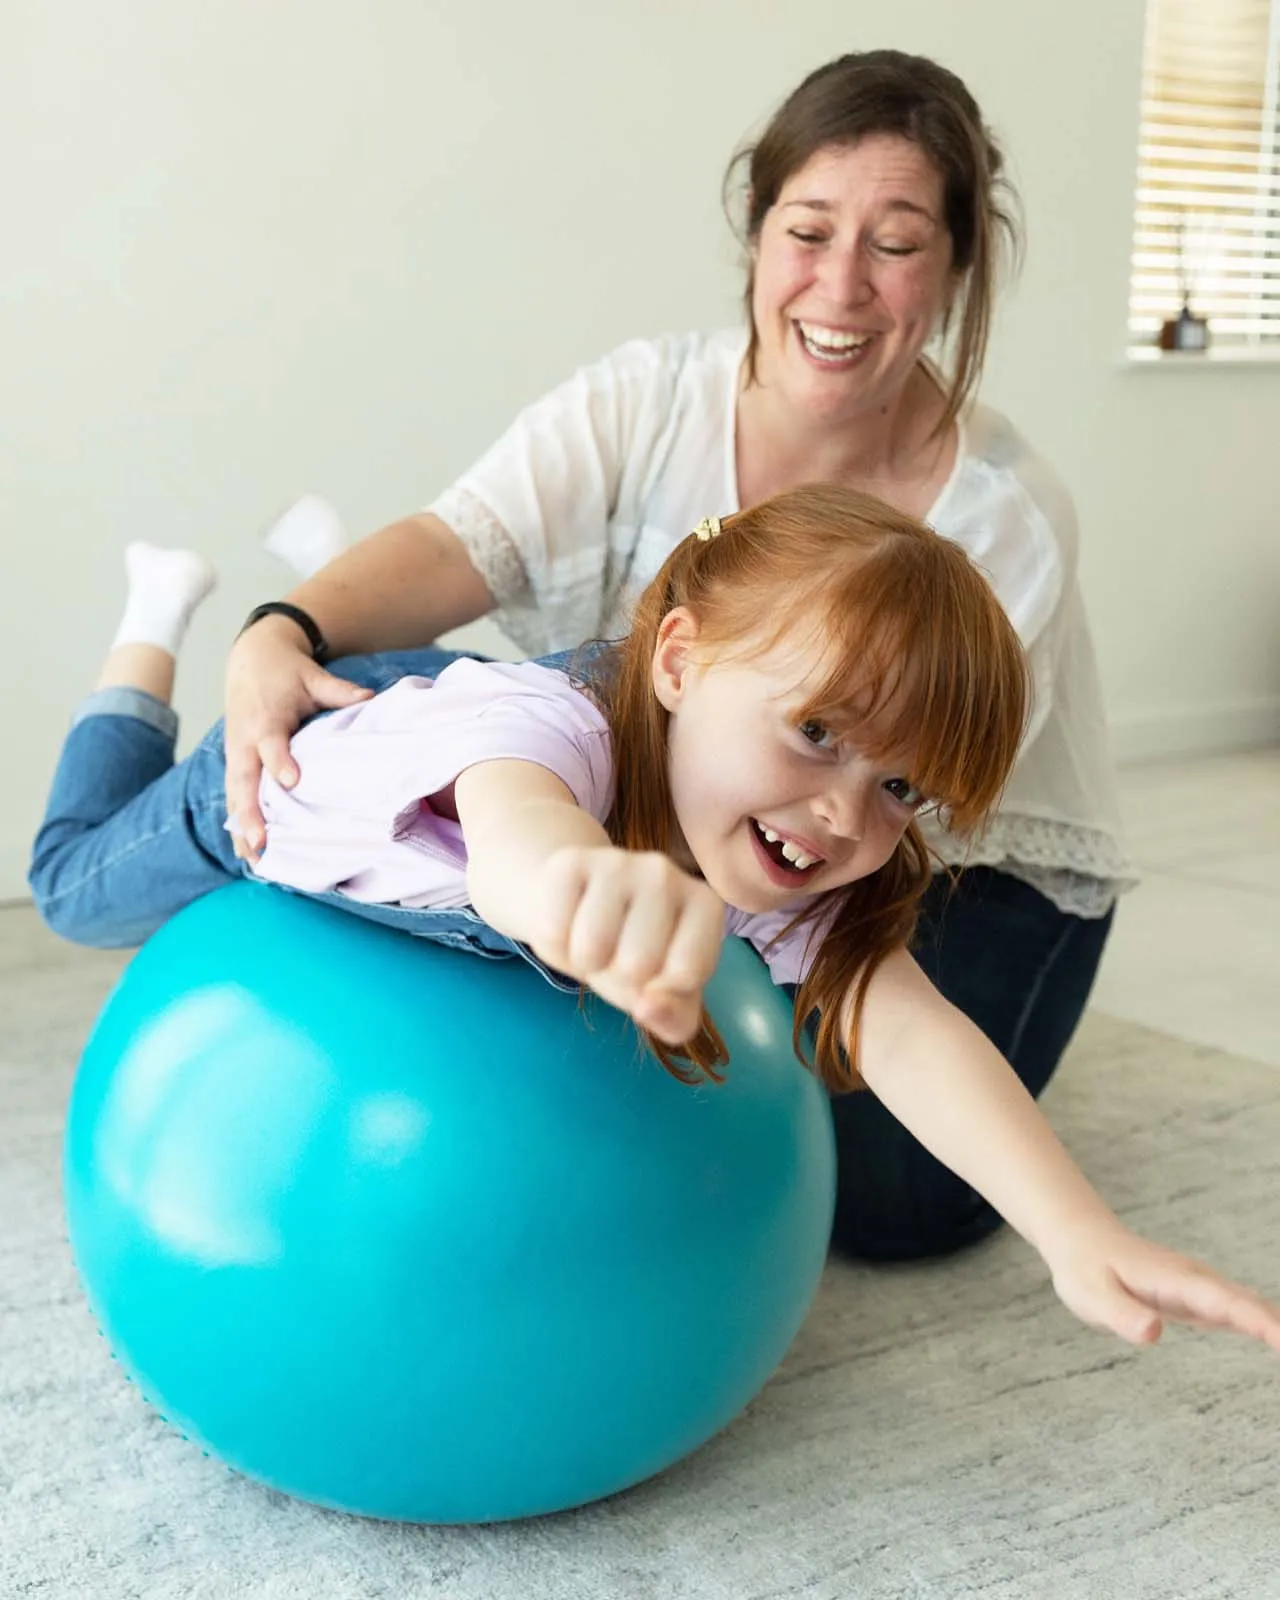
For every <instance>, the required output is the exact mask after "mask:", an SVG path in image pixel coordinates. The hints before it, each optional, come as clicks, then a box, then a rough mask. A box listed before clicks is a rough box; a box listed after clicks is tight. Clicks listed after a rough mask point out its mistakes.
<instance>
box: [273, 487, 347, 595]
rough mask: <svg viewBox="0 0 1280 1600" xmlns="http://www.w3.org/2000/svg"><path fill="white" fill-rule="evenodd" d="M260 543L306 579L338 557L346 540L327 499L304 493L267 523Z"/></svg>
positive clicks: (340, 524) (344, 546)
mask: <svg viewBox="0 0 1280 1600" xmlns="http://www.w3.org/2000/svg"><path fill="white" fill-rule="evenodd" d="M262 542H263V544H264V545H265V546H266V547H267V549H268V550H269V551H270V552H271V554H272V555H273V556H278V557H279V559H280V560H281V561H283V562H285V564H286V565H287V566H290V567H292V568H293V570H294V571H295V572H296V573H297V574H298V576H299V577H300V578H309V577H311V576H312V574H313V573H316V572H319V570H320V568H321V567H327V566H328V564H329V563H330V562H331V561H332V560H333V558H334V557H335V556H340V555H341V554H342V552H343V551H344V550H345V549H346V548H347V545H348V543H349V542H350V541H349V540H348V538H347V535H346V532H345V530H344V529H343V526H342V523H341V522H340V521H339V519H338V513H337V512H336V511H335V510H334V509H333V507H332V506H331V505H330V504H329V502H328V501H327V500H325V499H322V498H321V496H320V495H318V494H304V495H303V496H302V498H301V499H300V500H295V501H294V503H293V504H292V505H291V506H290V507H289V509H288V510H287V511H286V512H285V514H284V515H283V516H282V517H280V518H279V520H278V521H276V522H274V523H273V524H272V525H271V527H270V528H269V529H268V531H267V535H266V537H265V538H264V539H263V541H262Z"/></svg>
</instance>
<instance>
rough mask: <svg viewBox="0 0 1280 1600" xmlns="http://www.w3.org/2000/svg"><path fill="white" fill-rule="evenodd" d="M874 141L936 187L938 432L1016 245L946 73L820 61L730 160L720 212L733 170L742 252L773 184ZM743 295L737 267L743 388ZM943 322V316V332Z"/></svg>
mask: <svg viewBox="0 0 1280 1600" xmlns="http://www.w3.org/2000/svg"><path fill="white" fill-rule="evenodd" d="M874 134H896V135H898V136H899V137H900V138H903V139H909V140H910V141H911V142H912V143H913V144H915V145H918V146H919V147H920V149H921V150H923V151H924V153H925V154H926V155H927V156H928V157H929V159H930V160H931V161H932V162H933V164H934V166H935V167H936V168H937V170H938V174H939V176H940V177H941V179H942V191H943V209H944V213H945V217H946V224H947V230H948V232H949V233H950V235H951V251H952V255H951V264H952V270H953V271H954V272H955V274H956V275H957V277H958V278H959V279H960V280H961V281H962V283H963V289H962V291H961V294H960V295H959V296H958V297H957V299H958V300H959V301H960V302H961V309H960V311H959V323H958V327H957V329H956V333H955V340H954V346H953V356H952V368H953V370H952V373H951V377H950V381H949V383H948V386H947V404H946V410H945V414H944V416H943V418H942V420H941V422H940V424H939V431H941V430H942V429H944V428H947V427H949V426H950V424H951V423H952V422H953V421H954V420H955V418H956V417H957V416H958V415H959V413H960V411H961V409H962V407H963V406H964V403H965V401H966V400H967V399H968V397H969V396H970V395H971V394H972V393H973V391H974V390H975V389H976V387H977V384H978V379H979V377H980V376H981V373H982V364H983V361H984V360H985V358H986V352H987V338H988V334H989V333H990V329H991V317H992V311H993V306H994V300H995V290H996V282H997V278H998V276H999V267H1000V258H1001V248H1002V245H1003V246H1005V247H1007V249H1008V251H1009V253H1010V255H1012V256H1013V257H1015V258H1016V256H1017V254H1018V252H1019V249H1020V243H1021V230H1020V227H1019V224H1018V211H1017V196H1016V194H1015V193H1014V190H1013V187H1012V185H1011V184H1010V183H1009V181H1008V179H1007V178H1006V176H1005V174H1004V157H1003V156H1002V154H1001V152H1000V147H999V145H998V144H997V143H996V140H995V138H994V136H993V135H992V134H991V132H990V130H989V129H988V128H987V126H986V124H985V123H984V122H983V119H982V112H981V111H980V110H979V108H978V103H977V101H976V100H975V99H974V98H973V96H972V95H971V94H970V93H969V91H968V89H967V88H966V87H965V86H964V84H963V83H962V82H961V80H960V79H959V78H958V77H956V75H955V73H954V72H948V71H947V69H946V68H945V67H941V66H939V65H938V63H937V62H936V61H930V60H929V58H928V57H927V56H913V55H906V54H905V53H904V52H902V51H901V50H865V51H861V52H858V53H855V54H852V55H845V56H840V57H838V59H836V60H835V61H829V62H828V63H827V64H826V66H824V67H819V68H818V69H817V71H816V72H811V73H810V74H809V76H808V77H807V78H805V80H804V81H803V82H802V83H801V84H800V85H799V87H798V88H797V89H795V90H794V91H793V92H792V93H791V94H790V95H789V96H788V98H787V99H786V100H785V101H784V102H783V104H782V105H781V106H780V107H779V109H778V110H777V112H775V114H774V116H773V117H772V119H771V120H770V122H769V124H768V126H767V127H766V128H765V130H764V132H763V133H762V134H761V136H760V138H759V139H757V140H756V141H755V143H754V144H747V145H744V146H743V147H742V148H741V149H739V150H738V151H736V152H735V154H734V156H733V159H732V160H731V161H730V163H729V166H728V170H727V171H726V172H725V177H724V199H725V205H726V208H727V209H730V208H731V195H732V193H733V191H734V188H735V185H736V181H737V176H736V175H737V174H738V173H739V171H740V170H742V169H744V168H745V189H746V196H745V206H744V216H743V221H742V232H743V235H744V238H745V243H746V244H747V246H748V247H751V246H753V245H754V243H755V241H756V239H757V238H758V237H759V234H760V227H761V224H762V223H763V222H764V219H765V216H766V214H767V213H768V212H769V211H770V210H771V208H772V207H773V205H774V204H775V203H776V201H777V199H778V195H779V193H780V192H781V190H782V186H783V184H785V183H786V182H787V180H788V179H789V178H790V177H792V176H793V175H794V174H795V173H797V172H799V170H800V169H801V167H803V166H804V165H805V163H806V162H807V161H809V159H810V158H811V157H812V156H815V155H816V154H817V153H818V152H819V151H820V150H828V149H832V148H840V147H848V146H851V145H856V144H857V143H858V141H859V140H861V139H865V138H868V137H870V136H871V135H874ZM754 285H755V271H754V267H752V266H750V265H749V266H748V270H747V286H746V306H747V319H748V322H749V323H750V325H751V337H750V342H749V344H748V346H747V377H748V380H749V381H754V379H755V357H756V345H757V336H756V329H755V323H754V320H753V319H752V315H751V297H752V291H753V289H754ZM954 312H955V306H954V305H953V307H952V310H951V311H949V312H948V314H947V323H948V326H949V325H950V323H951V320H952V316H953V314H954Z"/></svg>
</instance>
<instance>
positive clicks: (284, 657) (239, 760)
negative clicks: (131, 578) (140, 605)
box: [225, 616, 373, 863]
mask: <svg viewBox="0 0 1280 1600" xmlns="http://www.w3.org/2000/svg"><path fill="white" fill-rule="evenodd" d="M372 692H373V691H372V690H370V689H360V688H357V687H356V685H355V684H352V683H346V682H345V681H344V680H343V679H341V678H335V677H334V676H333V674H332V673H329V672H326V671H325V670H324V668H323V667H321V666H319V665H317V663H316V662H315V661H313V660H312V659H311V655H310V652H309V650H308V648H307V643H306V640H305V638H304V636H303V633H302V630H301V629H300V628H299V627H297V626H296V624H294V623H292V622H290V621H289V620H288V618H287V617H275V616H272V617H264V618H263V619H262V621H261V622H255V623H254V625H253V627H251V628H250V629H249V630H248V631H247V632H246V633H242V634H241V635H240V637H239V638H238V639H237V640H236V642H235V644H234V645H233V646H232V648H231V655H230V659H229V660H228V662H227V678H226V735H225V738H226V755H227V813H228V815H229V816H231V817H233V818H234V819H235V832H234V835H233V837H234V840H235V851H236V854H237V855H238V856H239V857H240V858H241V860H243V861H249V862H253V863H256V862H257V860H258V857H259V856H260V855H261V853H262V849H263V846H264V845H265V844H266V837H267V834H266V825H265V824H264V822H263V820H262V811H261V808H260V807H259V805H258V785H259V782H260V780H261V777H262V770H263V768H264V767H265V768H266V769H267V771H268V772H269V773H270V774H271V776H272V777H273V778H274V779H275V780H276V782H277V783H279V784H281V785H282V786H283V787H284V788H286V789H291V788H292V787H293V785H294V784H295V783H297V781H298V768H297V764H296V763H295V762H294V760H293V757H292V756H291V755H290V754H289V739H290V737H291V736H292V735H293V733H295V732H296V731H297V729H298V728H299V727H300V726H301V725H302V723H303V722H304V721H305V720H306V719H307V718H308V717H309V716H311V715H313V714H314V713H315V712H317V711H329V710H335V709H337V708H338V707H340V706H349V705H354V704H355V703H356V701H358V700H367V699H369V697H370V695H371V694H372Z"/></svg>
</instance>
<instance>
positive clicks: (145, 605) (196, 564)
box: [111, 540, 218, 656]
mask: <svg viewBox="0 0 1280 1600" xmlns="http://www.w3.org/2000/svg"><path fill="white" fill-rule="evenodd" d="M124 565H125V571H126V573H127V574H128V577H129V594H128V598H127V599H126V601H125V606H124V616H123V617H121V619H120V626H119V627H118V628H117V629H116V636H115V638H114V639H113V640H112V641H111V648H112V649H113V650H114V649H115V648H116V646H117V645H121V644H154V645H159V647H160V648H161V649H162V650H167V651H168V652H169V654H170V655H171V656H176V655H177V653H178V650H179V648H180V647H181V645H182V638H183V635H184V634H185V633H186V631H187V624H188V623H189V622H190V621H191V618H192V617H193V616H194V614H195V609H196V607H197V606H198V605H199V604H200V602H201V601H202V600H203V599H204V597H205V596H206V595H207V594H208V593H209V591H210V590H211V589H212V588H213V586H214V585H215V584H216V583H217V581H218V574H217V572H216V571H215V569H214V567H213V566H212V564H211V563H210V562H208V561H206V560H205V558H204V557H203V556H202V555H197V554H196V552H195V551H194V550H166V549H165V548H164V546H163V545H158V544H144V543H143V542H142V541H141V540H139V541H138V542H137V543H135V544H131V545H130V546H129V547H128V548H127V549H126V551H125V553H124Z"/></svg>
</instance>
